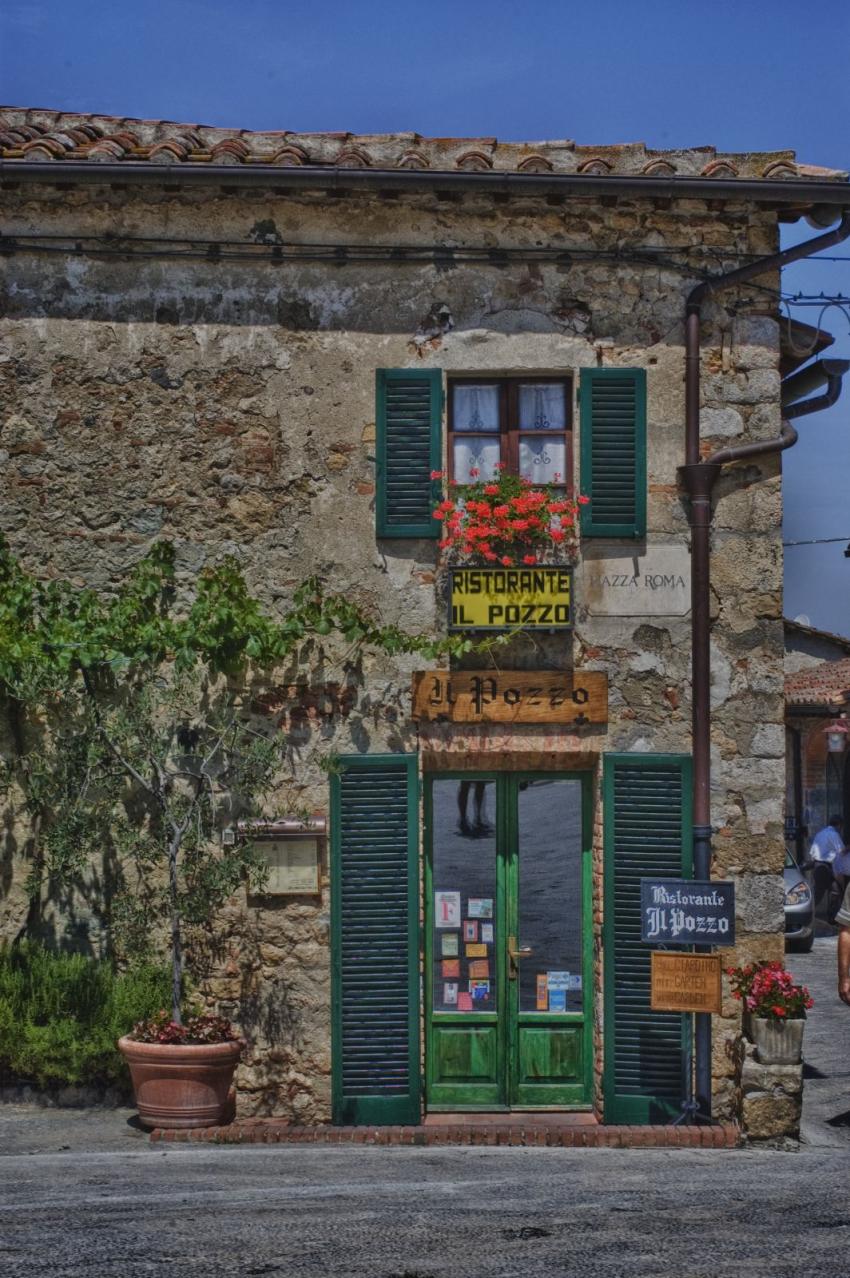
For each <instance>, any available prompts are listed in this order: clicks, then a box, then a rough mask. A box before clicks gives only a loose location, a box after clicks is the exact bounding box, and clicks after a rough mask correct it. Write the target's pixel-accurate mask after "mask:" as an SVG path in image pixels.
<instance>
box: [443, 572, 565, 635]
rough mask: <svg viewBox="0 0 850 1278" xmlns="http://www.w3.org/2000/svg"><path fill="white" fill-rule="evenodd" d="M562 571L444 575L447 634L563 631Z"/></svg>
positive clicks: (563, 578)
mask: <svg viewBox="0 0 850 1278" xmlns="http://www.w3.org/2000/svg"><path fill="white" fill-rule="evenodd" d="M572 586H573V574H572V572H571V571H570V570H569V569H568V568H546V567H539V568H451V569H449V629H450V630H510V629H513V628H514V627H518V628H522V629H524V630H569V629H571V628H572V624H573V610H572V593H573V592H572Z"/></svg>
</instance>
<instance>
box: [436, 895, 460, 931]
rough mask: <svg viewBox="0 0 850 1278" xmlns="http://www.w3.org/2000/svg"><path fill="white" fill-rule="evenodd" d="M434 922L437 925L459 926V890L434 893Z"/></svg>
mask: <svg viewBox="0 0 850 1278" xmlns="http://www.w3.org/2000/svg"><path fill="white" fill-rule="evenodd" d="M434 923H435V925H436V926H437V927H460V892H435V893H434Z"/></svg>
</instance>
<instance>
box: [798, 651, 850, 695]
mask: <svg viewBox="0 0 850 1278" xmlns="http://www.w3.org/2000/svg"><path fill="white" fill-rule="evenodd" d="M848 698H850V657H842V659H841V660H840V661H822V662H821V663H820V665H818V666H810V667H809V668H808V669H806V670H797V671H796V672H795V673H794V674H789V675H786V676H785V701H786V704H788V705H794V706H804V705H805V706H842V705H843V704H844V703H845V701H847V700H848Z"/></svg>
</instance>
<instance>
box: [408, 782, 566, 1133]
mask: <svg viewBox="0 0 850 1278" xmlns="http://www.w3.org/2000/svg"><path fill="white" fill-rule="evenodd" d="M587 786H588V782H587V780H586V779H584V778H583V777H582V776H581V775H579V774H573V775H571V776H559V775H557V774H549V775H537V776H531V775H528V776H524V775H520V774H501V775H498V776H496V775H490V776H483V775H473V776H470V774H466V775H464V776H440V777H438V778H435V779H433V781H432V782H431V784H430V786H429V788H428V834H429V848H428V857H427V862H426V925H427V926H426V962H427V968H426V977H427V979H426V995H427V999H426V1006H427V1014H428V1038H427V1044H428V1046H427V1091H428V1095H427V1101H428V1105H429V1107H430V1108H432V1109H438V1108H443V1109H456V1108H485V1109H486V1108H509V1107H511V1106H518V1107H525V1108H540V1107H548V1106H553V1107H558V1108H561V1107H564V1106H570V1105H575V1106H582V1105H587V1104H588V1103H589V1097H590V1094H589V1071H590V1042H589V1030H588V1031H587V1032H586V1026H589V1016H588V1012H589V990H588V988H587V987H588V983H589V973H590V970H591V969H590V948H589V945H590V941H589V925H590V919H589V909H588V905H587V901H588V897H589V890H590V864H589V857H590V854H589V825H588V819H587V814H588V804H587V800H586V791H587ZM586 933H587V935H586Z"/></svg>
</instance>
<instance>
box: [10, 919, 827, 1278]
mask: <svg viewBox="0 0 850 1278" xmlns="http://www.w3.org/2000/svg"><path fill="white" fill-rule="evenodd" d="M789 965H790V966H791V968H792V970H793V971H794V972H795V974H796V975H797V976H799V977H800V978H801V979H802V980H805V981H806V983H807V984H809V985H810V987H811V988H812V991H813V993H814V995H815V998H816V1000H817V1002H816V1007H815V1010H814V1012H813V1014H812V1019H811V1022H810V1024H809V1026H808V1027H807V1041H806V1056H807V1063H808V1070H807V1072H808V1074H809V1077H808V1079H807V1092H806V1108H805V1133H804V1134H805V1136H806V1143H804V1144H803V1145H802V1146H801V1147H800V1151H799V1152H795V1153H791V1152H777V1151H772V1150H765V1151H757V1152H756V1151H753V1150H743V1151H739V1152H725V1151H719V1150H718V1151H713V1150H703V1151H691V1150H640V1149H634V1150H556V1149H539V1150H536V1149H512V1148H507V1149H481V1148H456V1149H439V1150H435V1149H410V1148H375V1147H342V1146H341V1147H333V1146H330V1147H328V1146H306V1145H305V1146H294V1147H293V1146H280V1147H277V1148H265V1147H262V1146H251V1147H247V1148H241V1149H240V1148H223V1147H222V1148H217V1147H209V1146H203V1145H200V1146H181V1147H171V1148H168V1149H165V1150H164V1149H162V1148H161V1147H156V1146H151V1145H150V1144H148V1142H147V1141H146V1139H145V1138H144V1136H143V1135H142V1133H141V1132H139V1131H138V1130H137V1129H135V1128H133V1127H132V1126H128V1122H127V1119H128V1113H127V1112H125V1111H121V1112H116V1111H85V1112H82V1113H77V1114H73V1115H69V1114H68V1113H67V1112H66V1113H64V1114H62V1113H60V1112H58V1111H55V1110H54V1111H44V1110H42V1111H35V1112H34V1111H32V1110H28V1111H26V1112H24V1110H23V1107H18V1108H14V1107H6V1108H5V1109H4V1112H3V1114H2V1116H0V1125H1V1126H0V1148H2V1149H3V1150H5V1151H7V1155H8V1156H7V1157H5V1158H2V1159H0V1274H3V1275H5V1274H15V1275H17V1274H21V1275H23V1274H27V1275H31V1274H32V1273H34V1272H35V1273H37V1274H38V1275H39V1278H79V1276H80V1275H88V1274H92V1275H97V1278H112V1276H113V1275H115V1276H116V1278H118V1276H120V1278H141V1276H142V1275H144V1276H145V1278H147V1276H149V1275H152V1274H153V1275H156V1274H160V1273H162V1274H163V1275H165V1274H166V1273H167V1274H168V1278H201V1275H203V1276H204V1278H207V1276H210V1278H218V1276H222V1278H223V1276H224V1275H228V1276H229V1275H286V1276H287V1278H289V1276H291V1278H302V1276H304V1278H319V1275H321V1278H328V1275H331V1276H334V1278H335V1276H336V1275H340V1276H343V1275H344V1276H345V1278H349V1276H350V1278H367V1276H368V1278H484V1276H485V1275H486V1276H487V1278H508V1276H510V1278H538V1276H540V1278H543V1276H546V1278H550V1276H552V1278H554V1276H555V1275H559V1276H564V1275H567V1276H569V1275H577V1276H578V1275H585V1274H587V1275H590V1274H593V1275H594V1278H662V1276H663V1278H740V1275H742V1274H746V1275H747V1278H804V1276H805V1278H809V1276H810V1275H811V1274H812V1273H813V1272H814V1273H816V1272H818V1271H819V1270H820V1269H824V1270H827V1271H828V1272H830V1273H832V1274H837V1275H841V1274H844V1273H846V1272H847V1255H848V1249H850V1209H848V1205H847V1168H848V1151H850V1126H848V1124H847V1122H846V1121H845V1117H846V1114H847V1111H848V1110H850V1100H848V1099H847V1096H848V1089H847V1081H848V1080H847V1074H848V1066H847V1051H846V1047H847V1036H848V1034H850V1011H848V1010H847V1009H845V1008H844V1007H843V1005H841V1004H839V1003H838V1000H837V997H836V995H835V978H834V965H835V942H834V940H830V939H824V940H819V941H818V942H816V944H815V949H814V951H813V953H812V954H811V955H792V956H790V958H789ZM27 1150H32V1151H34V1152H32V1153H28V1152H26V1151H27Z"/></svg>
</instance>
